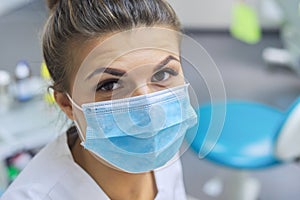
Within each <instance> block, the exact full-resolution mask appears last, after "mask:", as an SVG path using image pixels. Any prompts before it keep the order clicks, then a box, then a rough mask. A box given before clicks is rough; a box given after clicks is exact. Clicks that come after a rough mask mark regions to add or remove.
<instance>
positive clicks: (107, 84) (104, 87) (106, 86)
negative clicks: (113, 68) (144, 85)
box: [96, 79, 121, 92]
mask: <svg viewBox="0 0 300 200" xmlns="http://www.w3.org/2000/svg"><path fill="white" fill-rule="evenodd" d="M120 86H121V85H120V83H119V80H118V79H109V80H105V81H101V82H100V83H99V84H98V85H97V89H96V91H104V92H109V91H113V90H116V89H118V88H119V87H120Z"/></svg>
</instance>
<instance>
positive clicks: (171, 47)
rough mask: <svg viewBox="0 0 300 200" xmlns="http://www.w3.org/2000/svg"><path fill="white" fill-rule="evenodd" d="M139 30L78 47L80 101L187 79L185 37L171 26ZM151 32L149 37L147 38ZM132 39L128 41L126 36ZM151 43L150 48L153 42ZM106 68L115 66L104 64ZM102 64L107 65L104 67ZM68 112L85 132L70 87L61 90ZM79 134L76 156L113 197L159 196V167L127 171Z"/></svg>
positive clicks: (75, 88)
mask: <svg viewBox="0 0 300 200" xmlns="http://www.w3.org/2000/svg"><path fill="white" fill-rule="evenodd" d="M163 32H165V33H162V32H161V29H159V30H149V29H147V30H146V31H144V30H138V31H133V32H128V33H125V34H119V35H118V36H114V34H109V35H106V36H102V37H100V38H96V39H92V40H89V41H87V42H85V43H83V44H80V47H79V48H76V49H77V51H74V52H73V60H74V61H73V62H74V63H73V64H74V65H73V66H74V68H77V69H76V71H77V73H74V74H72V75H71V76H70V77H71V78H70V86H71V88H72V90H71V91H69V94H70V96H72V99H73V101H74V102H76V103H77V104H78V105H82V104H83V103H88V102H98V101H106V100H111V99H120V98H127V97H132V96H139V95H145V94H149V93H152V92H156V91H160V90H163V89H167V88H172V87H176V86H179V85H182V84H183V83H184V79H183V72H182V67H181V64H180V58H179V47H178V46H179V45H178V44H179V40H178V38H177V37H176V36H175V35H173V36H174V37H173V36H172V35H170V31H163ZM145 38H146V39H145ZM124 41H126V42H124ZM149 47H150V48H149ZM102 68H105V69H107V68H109V70H104V69H102ZM99 69H101V70H99ZM54 94H55V99H56V102H57V103H58V105H59V106H60V108H61V109H62V111H63V112H65V114H66V115H67V116H68V117H69V118H70V119H71V120H75V121H76V122H77V123H78V125H79V126H80V129H81V131H82V134H83V136H82V137H83V138H81V140H84V137H85V131H84V130H85V128H86V123H85V119H84V115H83V113H82V111H81V110H79V109H78V108H76V107H74V106H72V103H71V102H70V101H69V99H68V98H67V96H66V94H65V93H61V92H58V91H55V93H54ZM80 142H81V141H80V140H77V142H76V144H75V146H74V147H73V148H72V149H71V152H72V155H73V158H74V160H75V162H76V163H77V164H79V165H80V166H81V167H82V168H83V169H84V170H85V171H86V172H87V173H88V174H89V175H90V176H91V177H92V178H93V179H94V180H95V181H96V183H97V184H98V185H99V186H100V187H101V188H102V190H103V191H104V192H105V193H106V194H107V195H108V196H109V197H110V198H111V199H125V200H126V199H130V200H135V199H143V200H144V199H145V200H148V199H149V200H150V199H154V198H155V196H156V194H157V187H156V183H155V177H154V173H153V172H152V171H151V172H145V173H139V174H131V173H127V172H124V171H122V170H120V169H118V168H116V167H114V166H112V165H110V164H109V163H107V162H105V161H104V160H102V159H101V158H99V157H97V156H95V155H94V154H93V153H91V152H89V151H87V150H85V149H84V148H83V147H82V146H81V145H80Z"/></svg>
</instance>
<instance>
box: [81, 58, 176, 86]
mask: <svg viewBox="0 0 300 200" xmlns="http://www.w3.org/2000/svg"><path fill="white" fill-rule="evenodd" d="M171 60H176V61H178V62H180V61H179V60H178V59H177V58H175V57H174V56H172V55H169V56H167V57H166V58H165V59H164V60H162V61H161V62H160V63H158V64H157V65H156V66H155V68H154V70H153V71H158V70H159V69H161V68H163V67H164V66H165V65H166V64H168V63H169V62H170V61H171ZM100 73H107V74H111V75H113V76H119V77H122V76H124V75H126V71H123V70H120V69H114V68H109V67H101V68H98V69H96V70H95V71H93V73H91V74H90V75H88V76H87V78H86V79H85V80H88V79H91V78H92V77H93V76H95V75H96V74H100Z"/></svg>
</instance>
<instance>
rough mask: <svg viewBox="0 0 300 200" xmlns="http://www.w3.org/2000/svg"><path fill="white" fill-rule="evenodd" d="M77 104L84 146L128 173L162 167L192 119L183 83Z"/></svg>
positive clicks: (174, 152) (182, 137)
mask: <svg viewBox="0 0 300 200" xmlns="http://www.w3.org/2000/svg"><path fill="white" fill-rule="evenodd" d="M72 102H73V101H72ZM73 104H75V103H74V102H73ZM76 107H79V106H78V105H76ZM79 108H80V109H81V110H82V111H83V113H84V116H85V119H86V124H87V128H86V137H85V141H83V142H82V145H83V146H84V148H85V149H87V150H89V151H91V152H93V153H94V154H95V155H96V156H99V157H100V158H101V159H103V160H105V161H106V162H108V163H109V164H111V165H113V166H115V167H117V168H118V169H120V170H122V171H126V172H129V173H142V172H147V171H151V170H154V169H157V168H159V167H162V166H164V165H165V164H166V163H167V162H168V161H169V160H171V159H172V158H173V157H174V156H175V154H176V153H177V152H178V151H179V148H180V146H181V144H182V142H183V139H184V136H185V133H186V131H187V129H188V128H190V127H192V126H193V125H195V124H196V123H197V115H196V113H195V111H194V109H193V108H192V106H191V104H190V100H189V95H188V85H187V84H186V85H183V86H178V87H175V88H170V89H165V90H162V91H158V92H154V93H150V94H146V95H141V96H135V97H130V98H125V99H117V100H110V101H102V102H95V103H87V104H83V105H82V106H81V107H79ZM78 128H80V127H78ZM82 138H83V137H82Z"/></svg>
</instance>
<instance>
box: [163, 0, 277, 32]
mask: <svg viewBox="0 0 300 200" xmlns="http://www.w3.org/2000/svg"><path fill="white" fill-rule="evenodd" d="M168 1H169V3H170V4H171V5H172V7H173V8H174V9H175V11H176V12H177V14H178V16H179V18H180V20H181V22H182V24H183V26H184V27H191V28H201V29H203V28H208V29H227V28H228V27H229V25H230V21H231V8H232V5H233V3H234V2H237V1H238V0H168ZM262 1H264V0H245V2H247V3H248V4H249V5H251V6H253V8H255V10H256V11H257V12H258V15H259V13H260V5H261V3H262ZM261 25H262V26H263V27H264V28H273V27H274V25H272V24H270V23H267V22H264V21H263V19H261ZM275 26H276V25H275Z"/></svg>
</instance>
